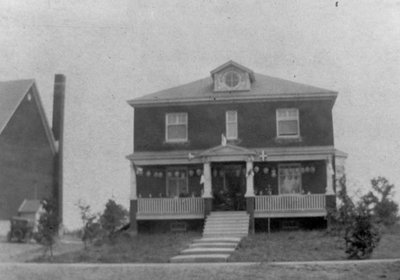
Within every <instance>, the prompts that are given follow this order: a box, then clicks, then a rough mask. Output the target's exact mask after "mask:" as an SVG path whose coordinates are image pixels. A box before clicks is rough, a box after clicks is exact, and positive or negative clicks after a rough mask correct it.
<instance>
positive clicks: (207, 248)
mask: <svg viewBox="0 0 400 280" xmlns="http://www.w3.org/2000/svg"><path fill="white" fill-rule="evenodd" d="M248 233H249V215H248V214H247V213H246V212H239V211H231V212H229V211H224V212H211V214H210V215H209V216H208V217H207V219H206V222H205V225H204V232H203V238H201V239H198V240H195V241H194V242H193V243H192V244H191V245H190V247H189V248H188V249H185V250H182V251H181V253H180V255H178V256H175V257H172V258H171V259H170V262H172V263H194V262H226V261H228V258H229V257H230V255H231V254H232V253H233V252H234V251H235V250H236V248H237V246H238V245H239V243H240V241H241V239H242V238H243V237H245V236H247V235H248Z"/></svg>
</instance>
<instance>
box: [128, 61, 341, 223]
mask: <svg viewBox="0 0 400 280" xmlns="http://www.w3.org/2000/svg"><path fill="white" fill-rule="evenodd" d="M336 97H337V92H334V91H331V90H326V89H322V88H317V87H313V86H309V85H304V84H299V83H294V82H290V81H286V80H283V79H278V78H273V77H269V76H265V75H262V74H257V73H254V72H253V71H252V70H250V69H248V68H246V67H244V66H242V65H240V64H238V63H236V62H233V61H229V62H227V63H225V64H223V65H222V66H220V67H218V68H216V69H215V70H213V71H211V77H209V78H205V79H201V80H198V81H195V82H192V83H188V84H185V85H182V86H178V87H174V88H170V89H166V90H162V91H159V92H156V93H153V94H148V95H145V96H143V97H139V98H136V99H133V100H130V101H128V103H129V104H130V105H131V106H132V107H133V108H134V152H133V154H131V155H129V156H128V157H127V158H128V159H129V160H130V161H131V174H132V176H131V197H130V200H131V207H130V208H131V209H130V215H131V217H130V218H131V228H132V230H137V225H138V222H140V221H153V223H154V221H160V220H167V221H177V220H185V221H190V220H196V219H198V220H204V219H205V217H206V216H207V215H208V214H209V213H210V212H211V211H222V210H230V211H240V210H246V211H247V212H248V213H249V216H250V227H251V229H252V230H254V225H255V222H256V223H257V224H258V225H260V227H261V228H263V226H262V225H263V224H266V223H263V221H268V224H269V221H270V219H272V220H273V222H276V221H282V220H287V219H288V218H289V219H291V220H289V221H291V222H293V221H296V219H295V218H315V217H317V218H318V219H319V220H320V221H324V219H326V216H327V211H328V209H329V208H334V207H335V201H336V200H335V184H334V182H335V161H336V155H337V154H338V155H339V156H340V157H341V158H345V157H346V154H345V153H342V152H338V151H337V150H336V149H335V148H334V135H333V122H332V107H333V105H334V103H335V100H336ZM318 219H314V220H318ZM297 220H299V219H297ZM303 220H304V219H303ZM139 224H140V223H139Z"/></svg>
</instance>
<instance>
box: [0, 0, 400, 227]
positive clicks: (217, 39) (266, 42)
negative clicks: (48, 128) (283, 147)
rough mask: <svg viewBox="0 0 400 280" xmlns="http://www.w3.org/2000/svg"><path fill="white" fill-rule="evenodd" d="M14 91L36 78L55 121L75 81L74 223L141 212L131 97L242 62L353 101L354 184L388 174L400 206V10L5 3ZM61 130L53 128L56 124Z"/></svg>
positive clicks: (339, 112) (206, 1)
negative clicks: (110, 206) (104, 213)
mask: <svg viewBox="0 0 400 280" xmlns="http://www.w3.org/2000/svg"><path fill="white" fill-rule="evenodd" d="M0 53H1V54H2V60H1V64H0V80H3V81H5V80H16V79H27V78H28V79H31V78H33V79H35V80H36V83H37V86H38V89H39V92H40V95H41V98H42V101H43V104H44V107H45V110H46V114H47V117H48V119H49V120H50V121H51V114H52V94H53V92H52V91H53V83H54V74H56V73H61V74H64V75H66V78H67V84H66V112H65V114H66V115H65V151H64V157H65V158H64V199H65V201H64V224H65V226H66V228H68V229H73V228H76V227H78V226H80V220H79V213H78V208H77V206H76V204H77V202H78V201H79V200H83V201H84V202H86V203H87V204H89V205H91V207H92V209H93V211H101V210H102V209H103V207H104V204H105V203H106V202H107V200H108V199H109V198H113V199H115V200H116V201H117V202H118V203H121V204H122V205H124V206H125V207H128V205H129V162H128V160H126V159H125V156H126V155H128V154H130V153H132V146H133V139H132V138H133V132H132V131H133V111H132V108H131V107H130V106H129V105H128V104H127V103H126V100H129V99H132V98H135V97H139V96H141V95H144V94H147V93H151V92H154V91H158V90H162V89H165V88H169V87H173V86H178V85H180V84H184V83H187V82H191V81H194V80H197V79H201V78H204V77H207V76H208V75H209V74H210V71H211V70H212V69H214V68H216V67H218V66H219V65H221V64H223V63H225V62H226V61H228V60H230V59H232V60H234V61H236V62H238V63H240V64H242V65H244V66H246V67H248V68H250V69H252V70H253V71H254V72H256V73H262V74H265V75H269V76H274V77H278V78H283V79H287V80H290V81H294V82H300V83H305V84H310V85H314V86H318V87H322V88H326V89H330V90H334V91H337V92H339V96H338V98H337V100H336V104H335V106H334V109H333V118H334V132H335V146H336V148H338V149H340V150H342V151H345V152H347V153H348V154H349V157H348V159H347V162H346V172H347V177H348V185H349V188H350V190H351V191H352V192H353V193H358V194H362V193H365V192H366V191H367V190H368V188H369V186H370V183H369V181H370V179H372V178H373V177H376V176H385V177H386V178H388V179H389V181H390V182H391V183H393V184H395V185H396V188H395V190H396V191H397V193H396V200H397V201H398V202H400V189H399V188H400V172H399V169H400V140H399V139H400V129H399V128H400V125H399V119H400V110H399V109H398V106H400V1H395V0H393V1H388V0H365V1H353V0H347V1H331V0H325V1H320V0H302V1H295V0H293V1H289V0H284V1H282V0H279V1H278V0H277V1H264V0H246V1H242V0H237V1H223V0H218V1H217V0H203V1H200V0H196V1H194V0H186V1H182V0H181V1H178V0H171V1H169V0H168V1H165V0H164V1H162V0H158V1H154V0H153V1H152V0H150V1H149V0H146V1H145V0H142V1H133V0H109V1H107V0H20V1H11V0H9V1H6V0H0ZM50 123H51V122H50Z"/></svg>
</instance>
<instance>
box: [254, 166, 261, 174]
mask: <svg viewBox="0 0 400 280" xmlns="http://www.w3.org/2000/svg"><path fill="white" fill-rule="evenodd" d="M258 171H260V167H258V166H257V165H256V166H254V172H255V173H258Z"/></svg>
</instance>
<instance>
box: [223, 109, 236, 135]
mask: <svg viewBox="0 0 400 280" xmlns="http://www.w3.org/2000/svg"><path fill="white" fill-rule="evenodd" d="M232 112H235V121H234V122H233V121H232V122H230V121H229V120H228V114H229V113H232ZM228 124H236V136H234V137H229V134H228ZM225 134H226V139H228V140H236V139H238V134H239V130H238V113H237V111H235V110H230V111H226V112H225Z"/></svg>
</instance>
